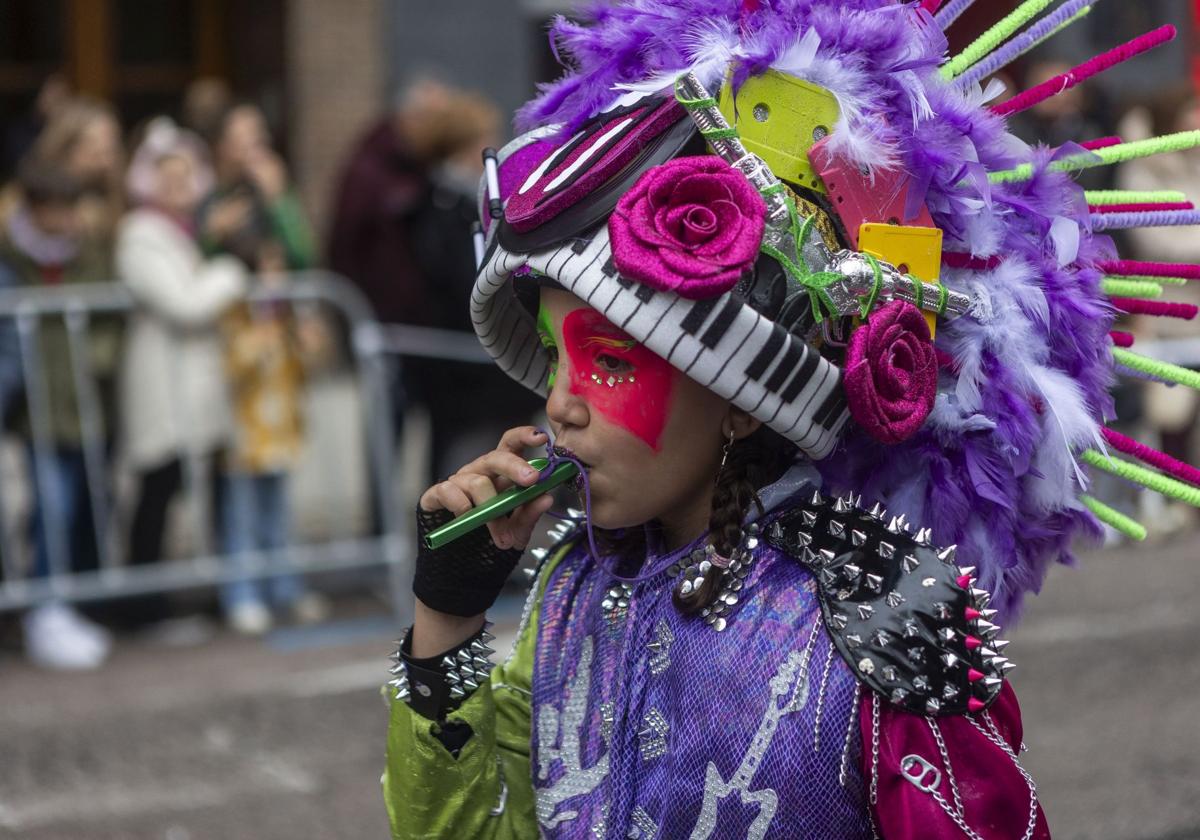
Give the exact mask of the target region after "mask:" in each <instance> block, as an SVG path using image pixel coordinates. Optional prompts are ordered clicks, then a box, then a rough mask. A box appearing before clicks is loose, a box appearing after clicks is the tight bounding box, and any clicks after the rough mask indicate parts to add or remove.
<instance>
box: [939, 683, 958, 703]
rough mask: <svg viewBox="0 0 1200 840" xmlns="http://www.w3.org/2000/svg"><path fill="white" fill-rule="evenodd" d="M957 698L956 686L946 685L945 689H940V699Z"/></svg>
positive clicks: (952, 684)
mask: <svg viewBox="0 0 1200 840" xmlns="http://www.w3.org/2000/svg"><path fill="white" fill-rule="evenodd" d="M957 696H958V686H956V685H955V684H954V683H946V686H945V688H943V689H942V699H943V700H953V699H954V698H955V697H957Z"/></svg>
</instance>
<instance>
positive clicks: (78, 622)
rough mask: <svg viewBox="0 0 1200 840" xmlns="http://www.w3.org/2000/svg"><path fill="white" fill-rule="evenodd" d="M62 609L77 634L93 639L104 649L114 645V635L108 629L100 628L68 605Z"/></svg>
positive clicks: (64, 605)
mask: <svg viewBox="0 0 1200 840" xmlns="http://www.w3.org/2000/svg"><path fill="white" fill-rule="evenodd" d="M62 608H63V611H64V612H65V614H66V615H65V619H66V621H67V622H68V623H70V625H71V627H72V629H73V630H74V631H75V632H76V633H79V634H80V635H81V636H88V637H90V638H91V639H93V640H95V642H96V644H97V645H99V646H101V647H104V648H111V647H112V643H113V637H112V633H110V632H108V630H107V629H106V628H104V627H102V626H100V625H99V624H97V623H96V622H94V621H92V620H91V619H90V618H88V617H87V616H85V615H84V614H83V613H81V612H79V611H78V610H76V609H73V608H71V607H69V606H67V605H66V604H63V605H62Z"/></svg>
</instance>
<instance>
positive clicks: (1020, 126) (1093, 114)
mask: <svg viewBox="0 0 1200 840" xmlns="http://www.w3.org/2000/svg"><path fill="white" fill-rule="evenodd" d="M1072 66H1073V65H1072V64H1071V63H1070V62H1068V61H1065V60H1063V59H1061V58H1039V59H1035V60H1034V61H1032V62H1031V63H1030V64H1029V66H1028V68H1027V70H1026V72H1025V84H1024V86H1023V88H1022V89H1023V90H1027V89H1029V88H1032V87H1036V86H1037V85H1040V84H1042V83H1043V82H1046V81H1049V80H1050V79H1053V78H1054V77H1056V76H1059V75H1061V74H1063V73H1066V72H1067V71H1068V70H1070V69H1071V68H1072ZM1111 113H1112V109H1111V108H1109V107H1108V104H1107V103H1106V102H1104V101H1103V99H1102V95H1101V93H1100V91H1099V90H1098V89H1097V88H1094V87H1092V86H1091V85H1089V84H1087V83H1084V84H1082V85H1078V86H1076V87H1073V88H1070V89H1068V90H1064V91H1062V92H1061V93H1059V94H1057V95H1056V96H1052V97H1050V98H1049V99H1045V100H1043V101H1041V102H1039V103H1038V104H1037V105H1034V106H1033V107H1032V108H1030V109H1029V110H1028V111H1023V112H1021V113H1019V114H1016V115H1015V116H1013V117H1012V118H1011V119H1010V120H1009V128H1010V130H1011V131H1012V132H1013V133H1014V134H1016V135H1017V136H1018V137H1020V138H1021V139H1022V140H1024V141H1026V142H1027V143H1045V144H1046V145H1048V146H1051V147H1058V146H1062V145H1063V144H1065V143H1082V142H1084V141H1087V140H1095V139H1097V138H1100V137H1107V136H1109V135H1111V134H1112V133H1113V128H1114V122H1113V119H1112V117H1111V116H1110V115H1111ZM1110 169H1111V167H1108V166H1099V167H1095V168H1093V169H1085V170H1084V171H1083V172H1081V173H1079V175H1078V177H1077V180H1078V181H1079V183H1080V185H1081V186H1083V188H1084V189H1087V190H1103V189H1109V188H1111V186H1112V177H1113V176H1112V173H1111V172H1110V171H1109V170H1110Z"/></svg>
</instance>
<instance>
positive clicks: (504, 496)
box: [425, 458, 579, 549]
mask: <svg viewBox="0 0 1200 840" xmlns="http://www.w3.org/2000/svg"><path fill="white" fill-rule="evenodd" d="M548 463H549V461H548V460H547V459H545V458H534V459H533V460H532V461H530V462H529V466H531V467H533V468H534V469H535V470H538V471H539V472H540V471H542V470H544V469H545V468H546V465H547V464H548ZM577 475H579V467H577V466H576V465H575V464H573V463H571V462H570V461H563V462H562V463H561V464H559V465H558V466H556V467H555V468H554V469H553V470H552V471H551V472H550V475H548V476H546V477H545V478H543V479H542V480H541V481H539V482H537V483H536V484H531V485H530V486H529V487H521V486H520V485H514V486H512V487H509V488H508V489H507V490H504V491H503V492H500V493H497V494H496V495H495V496H493V497H492V498H490V499H488V500H487V501H486V502H484V503H483V504H481V505H479V506H478V507H474V508H471V509H470V510H469V511H467V512H466V513H464V514H463V515H462V516H457V517H455V518H454V519H452V520H450V521H449V522H447V523H446V524H445V525H443V526H441V527H440V528H435V529H434V530H432V531H430V532H429V533H428V534H426V535H425V545H426V546H427V547H428V548H431V549H438V548H441V547H442V546H444V545H447V544H449V543H452V542H454V541H455V540H456V539H458V538H459V537H461V536H463V535H465V534H469V533H471V532H472V531H474V530H475V529H476V528H479V527H481V526H483V525H486V524H487V523H489V522H491V521H492V520H493V519H499V518H500V517H501V516H505V515H506V514H509V513H511V512H512V511H514V510H516V509H517V508H519V507H520V506H521V505H523V504H525V503H526V502H531V501H533V500H534V499H536V498H537V497H538V496H544V495H545V494H546V493H549V492H550V491H551V490H553V489H554V488H555V487H558V486H559V485H560V484H565V483H566V482H568V481H570V480H571V479H573V478H574V477H575V476H577Z"/></svg>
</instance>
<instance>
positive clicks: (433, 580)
mask: <svg viewBox="0 0 1200 840" xmlns="http://www.w3.org/2000/svg"><path fill="white" fill-rule="evenodd" d="M453 518H454V517H453V515H452V514H451V513H450V512H449V511H446V510H436V511H426V510H421V509H420V508H417V564H416V570H415V571H414V574H413V594H414V595H416V596H417V598H418V599H420V601H421V603H423V604H424V605H425V606H427V607H429V608H430V609H433V610H437V611H438V612H443V613H447V614H449V615H457V616H463V617H470V616H473V615H481V614H482V613H485V612H487V611H488V609H489V608H490V607H491V606H492V604H494V603H496V598H497V597H498V596H499V595H500V590H501V589H502V588H503V587H504V582H505V581H506V580H508V576H509V575H510V574H512V570H513V569H515V568H516V566H517V563H519V562H520V560H521V555H522V554H523V553H524V549H520V548H509V549H504V548H498V547H497V546H496V544H495V543H494V542H492V537H491V534H490V532H489V531H488V529H487V528H478V529H476V530H475V531H472V532H471V533H469V534H466V535H464V536H462V537H459V538H458V539H457V540H455V541H454V542H452V543H450V544H449V545H447V546H444V547H442V548H439V549H431V548H428V547H426V545H425V535H426V534H428V533H429V532H430V531H432V530H434V529H435V528H437V527H439V526H441V525H444V524H446V523H447V522H449V521H450V520H451V519H453Z"/></svg>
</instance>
